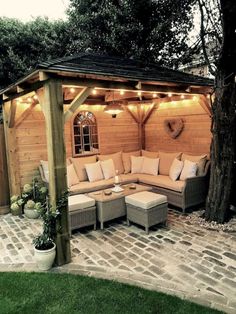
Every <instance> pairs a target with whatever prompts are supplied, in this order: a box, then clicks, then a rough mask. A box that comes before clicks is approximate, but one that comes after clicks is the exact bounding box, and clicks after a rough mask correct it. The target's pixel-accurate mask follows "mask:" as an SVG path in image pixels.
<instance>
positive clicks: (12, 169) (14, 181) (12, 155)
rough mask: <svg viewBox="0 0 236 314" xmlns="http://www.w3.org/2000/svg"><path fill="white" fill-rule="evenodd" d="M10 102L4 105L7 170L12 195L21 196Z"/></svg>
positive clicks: (14, 130)
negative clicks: (10, 125) (11, 126)
mask: <svg viewBox="0 0 236 314" xmlns="http://www.w3.org/2000/svg"><path fill="white" fill-rule="evenodd" d="M10 106H11V103H10V102H6V103H4V104H3V120H4V133H5V142H6V153H7V170H8V178H9V188H10V194H11V195H14V194H20V192H21V191H20V174H19V162H18V153H17V145H16V129H15V128H14V127H13V128H9V126H8V123H9V118H10V117H9V114H10Z"/></svg>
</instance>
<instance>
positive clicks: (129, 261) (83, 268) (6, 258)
mask: <svg viewBox="0 0 236 314" xmlns="http://www.w3.org/2000/svg"><path fill="white" fill-rule="evenodd" d="M188 218H189V217H188V216H184V215H182V214H180V213H179V212H177V211H174V210H169V213H168V226H167V227H162V226H159V227H155V228H152V229H151V230H150V233H149V235H146V234H145V232H144V230H143V229H142V228H139V227H138V226H136V225H131V226H130V227H127V226H126V223H125V221H123V220H117V221H112V222H110V223H109V222H108V223H106V224H105V229H104V230H103V231H102V230H97V231H94V230H92V227H91V228H88V229H84V230H81V231H79V232H76V233H73V235H72V239H71V249H72V263H70V264H68V265H64V266H62V267H57V268H53V270H52V271H53V272H71V273H75V274H86V275H89V276H96V277H101V278H107V279H112V280H113V279H114V280H118V281H121V282H125V283H130V284H135V285H139V286H142V287H144V288H147V289H153V290H158V291H162V292H165V293H170V294H174V295H177V296H180V297H181V298H186V299H189V300H191V301H193V302H196V303H199V304H203V305H206V306H209V307H213V308H217V309H219V310H222V311H224V312H226V313H236V233H235V232H231V233H226V232H222V231H220V232H218V231H212V230H206V229H204V228H202V227H200V226H199V225H196V224H191V223H190V221H189V219H188ZM40 231H41V223H40V221H39V220H29V219H27V218H19V217H15V216H12V215H11V214H8V215H4V216H0V271H22V270H23V271H24V270H26V271H37V267H36V265H35V262H34V258H33V249H32V244H31V243H32V238H33V236H34V235H36V234H37V233H39V232H40Z"/></svg>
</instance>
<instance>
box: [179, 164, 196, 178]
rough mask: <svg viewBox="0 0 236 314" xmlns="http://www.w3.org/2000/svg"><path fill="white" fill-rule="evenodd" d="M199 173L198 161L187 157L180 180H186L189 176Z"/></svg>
mask: <svg viewBox="0 0 236 314" xmlns="http://www.w3.org/2000/svg"><path fill="white" fill-rule="evenodd" d="M196 173H197V163H196V162H192V161H190V160H187V159H185V161H184V167H183V170H182V172H181V175H180V180H182V181H183V180H186V179H187V178H193V177H196Z"/></svg>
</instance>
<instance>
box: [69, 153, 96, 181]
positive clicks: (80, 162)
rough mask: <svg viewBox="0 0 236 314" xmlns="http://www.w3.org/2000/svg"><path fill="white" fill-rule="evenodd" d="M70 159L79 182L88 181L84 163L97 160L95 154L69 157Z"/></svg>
mask: <svg viewBox="0 0 236 314" xmlns="http://www.w3.org/2000/svg"><path fill="white" fill-rule="evenodd" d="M70 160H71V162H72V163H73V165H74V168H75V171H76V173H77V176H78V178H79V180H80V181H81V182H82V181H88V176H87V173H86V170H85V164H91V163H94V162H96V160H97V157H96V155H94V156H88V157H79V158H70Z"/></svg>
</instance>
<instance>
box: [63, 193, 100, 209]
mask: <svg viewBox="0 0 236 314" xmlns="http://www.w3.org/2000/svg"><path fill="white" fill-rule="evenodd" d="M68 205H69V211H75V210H78V209H84V208H88V207H91V206H94V205H95V200H94V199H93V198H91V197H88V196H86V195H83V194H79V195H72V196H69V197H68Z"/></svg>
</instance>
